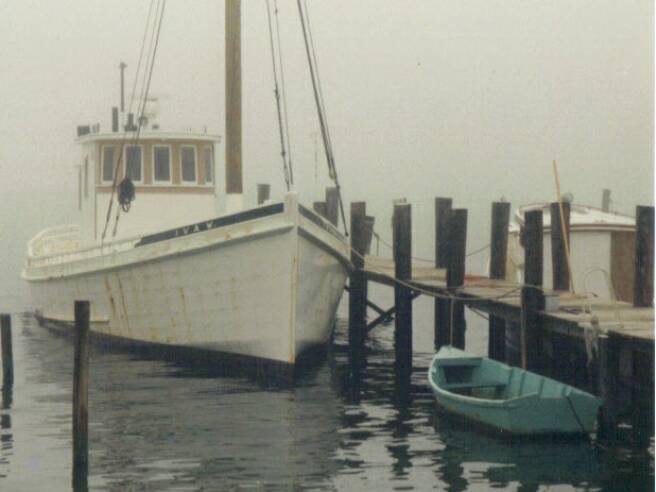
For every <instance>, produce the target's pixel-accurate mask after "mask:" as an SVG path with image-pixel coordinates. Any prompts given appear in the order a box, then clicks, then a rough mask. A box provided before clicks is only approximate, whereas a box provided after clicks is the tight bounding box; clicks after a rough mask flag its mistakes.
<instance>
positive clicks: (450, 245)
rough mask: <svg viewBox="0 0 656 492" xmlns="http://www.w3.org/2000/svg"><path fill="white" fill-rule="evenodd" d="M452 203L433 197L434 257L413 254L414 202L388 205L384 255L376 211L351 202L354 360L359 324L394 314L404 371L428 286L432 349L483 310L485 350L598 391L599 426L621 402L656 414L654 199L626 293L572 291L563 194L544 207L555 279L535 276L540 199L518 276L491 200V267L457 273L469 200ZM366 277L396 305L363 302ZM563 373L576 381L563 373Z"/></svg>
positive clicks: (642, 221)
mask: <svg viewBox="0 0 656 492" xmlns="http://www.w3.org/2000/svg"><path fill="white" fill-rule="evenodd" d="M451 206H452V200H451V199H449V198H437V199H436V200H435V218H436V220H435V263H434V265H430V264H426V263H421V264H420V263H416V262H414V261H413V259H412V257H411V251H412V234H411V230H412V222H411V206H410V204H408V203H405V202H401V203H396V204H395V205H394V214H393V220H392V232H393V234H392V236H393V245H392V246H393V248H392V249H393V255H392V258H383V257H380V256H373V255H369V254H367V252H368V250H369V249H370V248H369V247H370V244H371V237H372V233H373V218H372V217H369V216H367V215H366V204H365V203H364V202H356V203H352V204H351V228H350V229H351V249H352V254H351V261H352V263H353V265H354V270H353V272H352V273H351V276H350V279H349V287H348V291H349V298H350V299H349V345H350V347H349V353H350V354H351V357H352V358H353V361H354V362H356V363H357V364H356V366H357V365H361V364H362V363H366V362H363V361H364V355H363V354H364V350H363V348H364V341H365V338H366V334H367V333H368V332H369V331H371V330H372V329H374V328H375V327H376V326H378V325H379V324H380V323H382V322H383V321H389V320H390V319H391V318H392V317H394V319H395V332H394V341H395V351H396V360H395V363H396V369H397V374H398V375H399V376H400V378H401V379H406V380H407V381H409V377H410V374H411V373H412V331H413V328H412V300H413V299H415V298H416V297H418V296H420V295H427V296H432V297H434V298H435V326H434V329H435V337H434V340H435V342H434V345H435V349H436V350H437V349H439V348H440V347H441V346H443V345H453V346H456V347H459V348H465V336H464V334H465V330H466V322H465V315H464V309H465V307H468V308H470V309H472V310H475V311H476V312H478V313H480V314H483V315H484V316H487V318H488V320H489V337H488V339H489V344H488V356H489V357H491V358H493V359H497V360H501V361H505V362H507V363H509V364H511V365H516V366H522V367H524V368H526V369H529V370H531V371H534V372H537V373H539V374H542V375H547V376H550V377H553V378H555V379H561V380H565V381H564V382H569V383H571V384H572V383H573V384H576V385H577V386H579V387H582V389H585V390H588V391H590V392H593V393H595V394H597V395H599V396H601V397H602V398H603V400H604V406H603V409H602V416H601V423H602V428H603V429H604V432H610V433H612V430H613V429H616V424H617V423H618V422H619V421H620V419H622V418H625V417H626V415H627V412H629V411H630V412H629V413H630V415H631V418H632V421H635V422H637V421H639V420H640V419H642V421H643V422H644V421H645V418H646V421H647V422H651V424H653V399H654V396H653V395H654V307H653V297H654V290H653V275H654V208H653V207H637V210H636V241H635V245H636V246H635V248H636V249H635V262H634V266H635V283H634V302H633V303H627V302H620V301H617V302H615V301H613V300H607V299H606V300H603V299H598V298H593V297H589V296H585V295H581V294H576V293H574V292H572V291H571V290H572V289H571V287H572V285H571V282H570V268H569V267H568V265H567V264H566V261H568V259H567V257H568V255H569V249H568V248H569V245H568V242H569V204H566V203H554V204H551V216H552V217H557V218H556V219H555V220H554V221H553V224H554V227H552V228H551V230H552V232H551V250H552V272H553V279H552V284H553V285H554V286H555V287H556V288H557V289H558V290H548V289H545V288H544V287H543V278H542V276H543V261H544V257H543V244H542V242H543V240H544V239H543V220H542V211H541V210H536V211H529V212H527V213H526V214H525V223H524V226H523V236H522V237H523V246H524V252H525V257H524V282H523V283H513V282H509V281H507V280H506V275H505V266H506V259H507V247H508V239H507V238H508V224H509V215H510V205H509V204H508V203H503V202H499V203H494V204H492V227H491V231H492V234H491V241H490V276H489V277H487V276H481V275H468V274H466V273H465V261H466V256H467V255H466V252H465V243H466V231H467V210H464V209H452V208H451ZM320 208H321V207H317V209H318V210H319V209H320ZM561 219H562V220H563V222H562V224H559V222H560V221H561ZM369 282H375V283H378V284H382V285H387V286H389V287H392V288H394V292H395V296H394V299H395V302H394V306H392V307H391V308H389V309H387V310H384V309H383V308H381V307H379V306H376V305H375V304H374V303H373V302H371V301H370V300H369V299H368V297H367V292H368V288H367V285H368V283H369ZM367 307H370V308H373V309H374V310H375V311H376V313H377V316H376V317H375V318H373V319H372V320H368V319H367ZM581 374H583V377H580V375H581ZM571 376H572V377H574V379H576V381H574V382H572V381H567V380H566V379H569V378H570V377H571ZM645 395H646V396H645ZM645 402H648V404H645ZM651 424H649V425H651ZM652 433H653V430H652Z"/></svg>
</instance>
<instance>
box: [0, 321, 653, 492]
mask: <svg viewBox="0 0 656 492" xmlns="http://www.w3.org/2000/svg"><path fill="white" fill-rule="evenodd" d="M13 321H14V352H15V373H16V378H15V386H14V391H13V398H11V401H8V399H7V398H5V401H4V403H5V405H4V407H3V409H2V411H1V413H0V416H1V418H0V426H1V429H0V446H1V447H0V490H2V491H5V490H7V491H42V490H47V491H59V490H70V488H71V485H70V484H71V479H70V476H71V465H70V462H71V437H70V434H71V425H70V423H71V393H72V377H71V374H72V366H73V346H72V343H71V340H70V339H68V338H63V337H58V336H55V335H53V334H51V333H50V332H48V331H45V330H43V329H42V328H39V327H38V326H36V325H35V323H34V321H33V320H32V319H31V318H29V317H23V318H21V317H19V316H16V317H14V320H13ZM392 340H393V328H392V327H391V326H390V327H385V328H382V329H381V330H380V331H378V332H377V333H375V334H374V335H373V336H372V337H371V338H370V340H369V342H368V346H369V357H368V366H367V368H366V369H365V371H364V372H363V373H362V375H361V377H360V378H354V377H353V376H352V374H351V371H350V369H349V366H348V362H347V355H346V350H345V326H344V323H339V325H338V330H337V334H336V340H335V347H334V349H333V350H332V352H331V353H329V354H328V355H327V357H326V359H325V361H323V363H322V364H321V365H320V366H319V367H317V368H315V369H312V370H309V371H307V372H306V373H304V374H302V376H301V377H300V379H299V380H298V381H297V382H296V384H295V385H294V386H293V387H288V388H281V387H278V386H272V385H267V384H265V383H262V382H256V381H253V380H250V379H247V378H244V377H236V376H234V375H233V376H229V377H228V376H225V375H223V376H221V375H216V374H211V373H208V372H207V371H201V370H200V369H190V368H188V367H180V366H176V365H175V364H173V363H171V362H166V361H163V360H150V359H147V358H144V357H143V356H142V357H139V356H136V355H134V354H129V353H126V352H109V351H106V350H104V349H101V348H99V347H94V348H93V350H92V353H91V368H92V369H91V370H92V383H91V387H90V409H89V411H90V425H89V429H90V449H91V454H90V475H89V488H90V489H91V490H111V491H123V490H135V491H137V490H138V491H160V490H166V491H201V490H202V491H213V490H256V491H257V490H267V491H269V490H271V491H274V490H285V491H287V490H316V491H331V490H378V491H384V490H452V491H457V490H490V489H493V488H494V489H500V490H523V491H533V490H654V485H653V484H654V472H653V463H654V460H653V449H654V445H653V439H652V440H651V441H649V444H648V450H645V451H631V449H630V447H629V446H616V447H614V448H612V449H602V448H599V447H596V446H593V445H591V444H590V443H587V442H553V441H547V442H523V443H509V442H504V441H501V440H499V439H498V438H495V437H493V436H484V435H481V434H479V433H476V432H474V431H472V430H470V429H469V428H467V427H466V426H464V425H462V424H460V423H457V422H453V421H451V420H450V419H448V418H447V417H444V416H441V415H439V414H437V413H436V412H435V410H434V406H433V404H432V400H431V396H430V394H429V392H428V387H427V385H426V381H425V368H426V367H427V365H428V362H429V360H430V356H431V354H430V353H418V354H416V355H415V366H416V367H417V368H418V369H417V370H416V372H415V374H414V376H413V380H412V383H413V384H412V388H411V390H410V392H409V393H408V392H405V391H403V390H401V389H399V388H398V387H397V386H396V385H395V378H394V374H393V371H392V361H393V350H392V347H393V341H392ZM426 346H428V345H426Z"/></svg>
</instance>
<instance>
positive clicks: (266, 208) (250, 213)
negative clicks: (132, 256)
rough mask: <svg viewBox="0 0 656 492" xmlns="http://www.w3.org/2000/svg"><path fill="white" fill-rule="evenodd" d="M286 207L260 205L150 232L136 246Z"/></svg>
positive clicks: (245, 220) (250, 217) (208, 228)
mask: <svg viewBox="0 0 656 492" xmlns="http://www.w3.org/2000/svg"><path fill="white" fill-rule="evenodd" d="M284 209H285V207H284V205H283V204H282V203H274V204H273V205H266V206H264V207H258V208H254V209H251V210H246V211H244V212H239V213H236V214H232V215H226V216H224V217H218V218H216V219H209V220H204V221H203V222H196V223H195V224H189V225H186V226H182V227H177V228H175V229H169V230H167V231H162V232H158V233H155V234H149V235H148V236H144V237H142V238H141V239H140V240H139V242H138V243H137V244H135V247H139V246H145V245H146V244H152V243H157V242H159V241H166V240H167V239H173V238H176V237H181V236H188V235H190V234H196V233H198V232H203V231H209V230H211V229H217V228H219V227H225V226H229V225H233V224H239V223H240V222H247V221H249V220H255V219H261V218H262V217H268V216H270V215H276V214H280V213H282V212H283V211H284Z"/></svg>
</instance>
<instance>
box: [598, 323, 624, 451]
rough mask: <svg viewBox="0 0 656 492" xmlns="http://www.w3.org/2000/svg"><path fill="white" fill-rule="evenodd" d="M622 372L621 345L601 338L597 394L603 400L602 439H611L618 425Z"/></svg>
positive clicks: (607, 338)
mask: <svg viewBox="0 0 656 492" xmlns="http://www.w3.org/2000/svg"><path fill="white" fill-rule="evenodd" d="M619 371H620V353H619V343H618V341H617V340H614V339H613V338H611V337H608V336H605V335H604V336H601V337H599V351H598V355H597V394H598V395H599V397H600V398H601V399H602V400H603V405H602V407H601V414H600V422H599V424H600V427H599V434H600V437H603V438H606V439H608V438H610V437H612V435H613V431H614V429H615V426H616V424H617V420H618V414H619V406H620V403H619V401H618V398H617V396H618V391H617V385H618V380H619Z"/></svg>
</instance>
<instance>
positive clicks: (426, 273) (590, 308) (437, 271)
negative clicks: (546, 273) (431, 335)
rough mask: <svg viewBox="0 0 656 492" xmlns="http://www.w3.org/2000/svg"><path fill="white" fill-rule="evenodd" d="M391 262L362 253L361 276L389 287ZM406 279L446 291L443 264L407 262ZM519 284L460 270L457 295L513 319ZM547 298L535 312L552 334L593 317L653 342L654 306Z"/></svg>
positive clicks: (580, 333) (562, 295)
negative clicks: (550, 305)
mask: <svg viewBox="0 0 656 492" xmlns="http://www.w3.org/2000/svg"><path fill="white" fill-rule="evenodd" d="M394 271H395V265H394V260H393V259H392V258H384V257H380V256H372V255H367V256H366V257H365V264H364V268H363V273H364V274H365V276H366V278H367V280H370V281H373V282H377V283H381V284H384V285H389V286H393V285H394V284H395V282H396V280H395V279H394ZM407 283H408V284H409V285H411V286H413V287H415V288H416V289H417V290H419V291H425V292H430V293H434V294H437V295H444V296H447V295H449V292H448V289H447V285H446V269H445V268H435V267H431V266H428V265H426V264H425V263H424V264H420V263H413V264H412V275H411V278H410V279H409V280H408V281H407ZM520 288H521V285H520V284H514V283H510V282H508V281H505V280H497V279H490V278H488V277H485V276H482V275H471V274H467V275H465V283H464V286H463V287H462V288H460V289H458V294H457V295H458V297H459V298H463V299H465V300H464V303H465V304H466V305H469V306H471V307H474V308H476V309H479V310H481V311H484V312H487V313H488V314H492V315H495V316H500V317H502V318H505V319H507V320H510V321H516V322H519V320H520V315H521V313H520V312H521V291H520ZM545 295H546V296H547V297H557V298H558V303H557V307H556V308H554V309H549V310H542V311H540V312H539V313H538V315H539V316H540V318H541V320H542V324H543V326H544V327H545V328H547V329H549V330H553V331H555V332H557V333H561V334H565V335H569V336H577V337H584V336H585V331H586V329H590V328H591V326H592V321H593V318H594V317H596V318H597V320H598V321H599V327H600V329H601V332H602V333H608V334H612V335H615V336H620V337H626V338H631V339H633V340H634V341H636V342H645V343H647V344H653V342H654V308H653V307H634V306H633V305H632V304H631V303H627V302H621V301H617V302H613V301H609V300H600V299H588V298H586V297H585V296H583V295H578V294H573V293H571V292H563V291H550V290H548V289H545Z"/></svg>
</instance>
